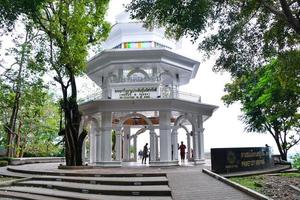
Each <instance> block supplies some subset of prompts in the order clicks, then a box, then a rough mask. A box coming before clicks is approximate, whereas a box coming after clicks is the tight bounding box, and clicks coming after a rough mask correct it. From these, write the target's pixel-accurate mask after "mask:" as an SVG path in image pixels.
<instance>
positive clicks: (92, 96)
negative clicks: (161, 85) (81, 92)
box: [78, 91, 201, 104]
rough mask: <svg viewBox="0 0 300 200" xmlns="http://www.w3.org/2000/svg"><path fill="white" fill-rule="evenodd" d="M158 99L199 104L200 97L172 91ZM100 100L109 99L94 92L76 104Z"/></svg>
mask: <svg viewBox="0 0 300 200" xmlns="http://www.w3.org/2000/svg"><path fill="white" fill-rule="evenodd" d="M158 98H160V99H169V98H174V99H182V100H187V101H192V102H201V96H199V95H195V94H192V93H187V92H181V91H173V92H172V93H170V94H169V95H165V96H159V97H158ZM100 99H110V98H104V97H103V95H102V92H96V93H93V94H90V95H88V96H86V97H84V98H80V99H79V100H78V103H79V104H82V103H85V102H89V101H96V100H100Z"/></svg>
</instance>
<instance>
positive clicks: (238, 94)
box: [222, 51, 300, 160]
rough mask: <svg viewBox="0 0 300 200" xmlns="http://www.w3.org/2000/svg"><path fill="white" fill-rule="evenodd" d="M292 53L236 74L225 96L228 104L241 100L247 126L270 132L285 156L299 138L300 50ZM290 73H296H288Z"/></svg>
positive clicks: (285, 157)
mask: <svg viewBox="0 0 300 200" xmlns="http://www.w3.org/2000/svg"><path fill="white" fill-rule="evenodd" d="M289 54H290V55H283V56H281V57H278V58H277V59H273V60H272V61H271V62H270V63H269V64H267V65H264V66H263V67H261V68H258V69H255V70H250V71H248V73H244V75H242V76H241V77H239V78H236V79H235V80H234V81H233V83H230V84H227V85H226V86H225V91H226V92H227V94H226V95H225V96H223V98H222V99H223V101H224V102H225V103H226V104H227V105H230V104H232V103H234V102H236V101H239V102H240V103H241V104H242V108H241V111H242V112H243V116H242V119H243V121H244V123H246V124H247V130H248V131H250V132H255V131H257V132H262V133H265V132H268V133H270V134H271V135H272V137H273V138H274V140H275V142H276V144H277V148H278V150H279V153H280V155H281V158H282V159H283V160H287V153H288V150H289V149H290V148H292V147H293V146H295V145H297V144H298V143H299V141H300V114H299V112H298V110H297V109H299V107H300V70H299V63H300V51H292V52H289ZM290 57H293V59H290ZM291 73H294V74H296V75H295V76H291V77H288V76H286V74H291Z"/></svg>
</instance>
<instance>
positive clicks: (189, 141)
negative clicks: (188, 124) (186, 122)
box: [186, 132, 191, 160]
mask: <svg viewBox="0 0 300 200" xmlns="http://www.w3.org/2000/svg"><path fill="white" fill-rule="evenodd" d="M186 142H187V156H186V158H187V160H190V158H191V137H190V133H188V132H187V133H186Z"/></svg>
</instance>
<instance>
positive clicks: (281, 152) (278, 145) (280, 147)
mask: <svg viewBox="0 0 300 200" xmlns="http://www.w3.org/2000/svg"><path fill="white" fill-rule="evenodd" d="M279 134H280V132H279V131H275V136H273V137H274V139H275V142H276V145H277V148H278V151H279V153H280V157H281V159H282V160H285V161H287V151H286V150H285V149H283V148H282V144H281V143H280V140H279Z"/></svg>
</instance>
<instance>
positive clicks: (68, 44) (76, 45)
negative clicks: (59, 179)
mask: <svg viewBox="0 0 300 200" xmlns="http://www.w3.org/2000/svg"><path fill="white" fill-rule="evenodd" d="M108 2H109V1H108V0H104V1H99V0H98V1H94V0H81V1H56V0H45V1H43V2H41V3H40V5H39V6H37V7H35V10H31V11H30V12H24V13H23V14H25V15H26V17H27V19H28V21H30V22H32V23H33V26H34V28H35V29H36V30H39V31H42V32H43V33H45V37H44V41H43V43H44V44H46V45H44V46H43V48H44V52H45V53H46V59H47V61H48V63H49V66H50V68H51V70H54V71H55V73H56V76H55V77H54V79H55V81H57V82H58V83H59V85H60V86H61V90H62V109H63V111H64V129H63V130H62V131H61V133H63V134H64V137H65V145H66V164H67V165H82V157H81V151H82V149H81V146H82V142H83V140H84V138H85V136H86V131H84V132H82V133H79V126H80V121H81V114H80V112H79V109H78V104H77V88H76V81H75V76H76V75H80V74H81V73H82V72H83V71H84V69H85V67H86V57H87V54H88V52H87V49H88V47H89V45H92V44H96V43H99V42H101V41H102V40H104V39H105V38H106V37H107V35H108V32H109V30H110V26H109V24H108V23H107V22H106V21H105V20H104V16H105V12H106V10H107V6H108ZM43 43H41V44H43Z"/></svg>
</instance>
